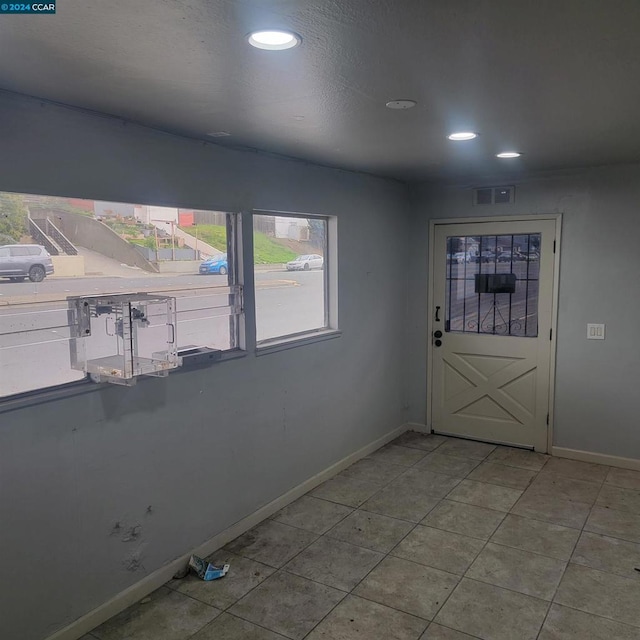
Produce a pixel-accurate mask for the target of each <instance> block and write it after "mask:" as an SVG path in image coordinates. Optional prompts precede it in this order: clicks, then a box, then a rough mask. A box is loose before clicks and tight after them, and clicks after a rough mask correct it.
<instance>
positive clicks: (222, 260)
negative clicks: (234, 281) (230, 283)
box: [200, 253, 229, 276]
mask: <svg viewBox="0 0 640 640" xmlns="http://www.w3.org/2000/svg"><path fill="white" fill-rule="evenodd" d="M200 273H201V274H211V273H219V274H220V275H221V276H224V275H226V274H227V273H229V265H228V264H227V254H226V253H223V254H221V255H219V256H213V258H209V259H208V260H205V261H204V262H203V263H202V264H201V265H200Z"/></svg>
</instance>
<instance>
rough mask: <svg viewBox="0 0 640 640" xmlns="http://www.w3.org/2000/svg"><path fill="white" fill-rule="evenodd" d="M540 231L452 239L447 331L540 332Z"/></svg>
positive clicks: (449, 240)
mask: <svg viewBox="0 0 640 640" xmlns="http://www.w3.org/2000/svg"><path fill="white" fill-rule="evenodd" d="M539 272H540V234H539V233H532V234H525V235H504V236H489V235H487V236H465V237H458V236H453V237H449V238H447V271H446V297H447V301H446V317H445V330H446V331H459V332H464V333H485V334H492V335H507V336H520V337H529V338H533V337H536V336H537V335H538V277H539Z"/></svg>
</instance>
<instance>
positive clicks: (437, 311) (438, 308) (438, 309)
mask: <svg viewBox="0 0 640 640" xmlns="http://www.w3.org/2000/svg"><path fill="white" fill-rule="evenodd" d="M439 313H440V307H436V322H440V317H439V316H438V314H439Z"/></svg>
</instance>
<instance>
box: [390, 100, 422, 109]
mask: <svg viewBox="0 0 640 640" xmlns="http://www.w3.org/2000/svg"><path fill="white" fill-rule="evenodd" d="M417 104H418V103H417V102H416V101H415V100H391V101H389V102H387V104H386V105H385V106H386V107H387V108H388V109H413V107H415V106H416V105H417Z"/></svg>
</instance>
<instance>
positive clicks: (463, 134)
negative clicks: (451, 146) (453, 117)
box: [447, 131, 478, 142]
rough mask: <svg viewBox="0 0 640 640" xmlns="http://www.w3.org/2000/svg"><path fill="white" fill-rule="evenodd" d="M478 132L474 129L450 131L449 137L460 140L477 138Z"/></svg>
mask: <svg viewBox="0 0 640 640" xmlns="http://www.w3.org/2000/svg"><path fill="white" fill-rule="evenodd" d="M477 137H478V134H477V133H474V132H473V131H456V132H455V133H450V134H449V135H448V136H447V138H449V140H454V141H456V142H457V141H459V140H473V139H474V138H477Z"/></svg>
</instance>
